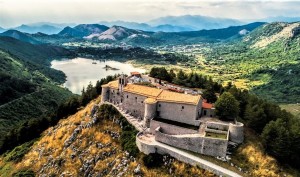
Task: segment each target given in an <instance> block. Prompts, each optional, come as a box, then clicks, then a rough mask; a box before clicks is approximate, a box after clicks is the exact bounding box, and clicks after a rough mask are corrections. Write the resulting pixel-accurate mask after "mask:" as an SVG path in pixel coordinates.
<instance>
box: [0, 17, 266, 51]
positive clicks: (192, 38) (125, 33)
mask: <svg viewBox="0 0 300 177" xmlns="http://www.w3.org/2000/svg"><path fill="white" fill-rule="evenodd" d="M262 24H264V23H262V22H257V23H250V24H247V25H241V26H232V27H227V28H221V29H212V30H198V31H187V32H148V31H142V30H135V29H129V28H125V27H122V26H112V27H110V28H109V27H107V26H104V25H99V24H80V25H77V26H75V27H73V28H72V27H65V28H64V29H63V30H62V31H60V32H59V33H58V34H54V35H47V34H44V33H36V34H29V33H22V32H19V31H16V30H8V31H6V32H4V33H0V36H9V37H13V38H16V39H19V40H21V41H24V42H29V43H32V44H39V43H65V42H68V41H85V40H92V41H94V42H117V43H121V42H124V43H127V44H130V45H134V46H135V45H136V46H138V45H146V46H152V45H163V44H180V43H181V44H187V43H197V42H216V41H220V40H225V39H229V38H236V37H241V36H243V35H244V34H246V33H247V32H249V31H252V30H253V29H255V28H257V27H259V26H260V25H262Z"/></svg>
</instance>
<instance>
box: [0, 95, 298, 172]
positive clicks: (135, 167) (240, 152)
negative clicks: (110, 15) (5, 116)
mask: <svg viewBox="0 0 300 177" xmlns="http://www.w3.org/2000/svg"><path fill="white" fill-rule="evenodd" d="M99 101H100V100H99V98H97V99H95V100H93V101H91V102H90V103H89V104H88V105H87V106H86V107H84V108H82V109H80V110H79V111H78V112H77V113H75V114H74V115H71V116H69V117H67V118H66V119H62V120H60V121H59V122H58V124H57V125H55V126H53V127H50V128H48V129H47V130H45V131H44V132H43V133H42V135H41V138H39V139H38V140H35V142H29V143H25V144H23V145H22V146H19V147H17V148H15V149H14V150H13V151H10V152H8V153H6V154H4V155H2V156H1V157H0V174H1V175H2V176H11V175H12V174H15V173H17V174H21V173H23V174H26V173H27V174H31V175H33V174H35V175H42V174H43V175H46V176H51V175H52V176H54V175H58V174H64V175H66V176H88V175H92V176H93V175H96V174H101V175H103V176H112V175H113V176H146V177H147V176H149V177H152V176H165V177H167V176H184V177H185V176H214V175H213V174H211V173H210V172H207V171H204V170H202V169H200V168H198V167H193V166H190V165H187V164H184V163H182V162H179V161H177V160H176V159H173V158H171V157H169V156H168V155H165V156H163V157H162V158H158V157H157V158H154V159H152V160H154V161H152V162H151V163H150V164H152V165H153V166H154V167H151V166H150V164H148V162H147V160H146V159H149V156H146V155H144V154H142V153H138V152H137V151H136V146H135V135H136V131H134V130H133V129H132V127H131V126H130V125H129V124H128V123H126V120H123V119H122V117H120V115H119V114H118V113H117V112H115V111H114V110H113V109H108V107H105V109H101V108H100V109H99V110H98V111H96V110H97V108H96V107H95V104H98V103H99ZM96 112H98V113H96ZM124 121H125V122H124ZM120 125H121V126H120ZM246 137H247V139H246V142H245V143H244V144H243V145H242V146H240V147H239V148H238V149H237V150H236V152H235V153H234V154H233V155H232V158H233V159H232V160H231V161H230V162H231V163H227V162H222V161H220V160H217V159H215V158H211V157H207V156H201V157H202V158H204V159H207V160H209V161H212V162H214V163H217V164H218V165H221V166H224V167H226V168H228V169H235V167H233V166H234V164H239V166H241V167H242V168H243V169H247V171H248V173H247V174H244V175H245V176H274V177H277V176H282V175H286V176H293V175H296V174H297V173H295V172H293V171H291V172H289V171H286V170H282V169H281V167H280V166H279V165H278V163H277V162H276V160H275V159H273V158H272V157H270V156H268V155H266V154H264V153H263V151H262V149H261V148H262V145H261V143H259V141H257V137H256V135H254V134H253V132H251V131H250V130H246ZM236 170H237V169H236Z"/></svg>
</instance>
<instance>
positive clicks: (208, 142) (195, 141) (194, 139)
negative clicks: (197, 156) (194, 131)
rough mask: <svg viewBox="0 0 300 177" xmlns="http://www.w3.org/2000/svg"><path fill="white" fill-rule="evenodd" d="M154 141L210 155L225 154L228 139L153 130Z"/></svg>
mask: <svg viewBox="0 0 300 177" xmlns="http://www.w3.org/2000/svg"><path fill="white" fill-rule="evenodd" d="M155 141H158V142H162V143H165V144H168V145H170V146H174V147H177V148H181V149H185V150H189V151H192V152H196V153H201V154H205V155H210V156H215V157H216V156H221V157H225V156H226V151H227V145H228V140H227V139H219V138H208V137H202V136H200V135H199V136H197V135H190V134H187V135H186V136H184V135H169V134H165V133H163V132H161V131H160V127H158V128H157V129H156V130H155Z"/></svg>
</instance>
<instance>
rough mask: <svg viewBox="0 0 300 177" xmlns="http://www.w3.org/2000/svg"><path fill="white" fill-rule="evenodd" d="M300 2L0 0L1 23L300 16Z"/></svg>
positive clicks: (13, 24) (15, 24) (8, 24)
mask: <svg viewBox="0 0 300 177" xmlns="http://www.w3.org/2000/svg"><path fill="white" fill-rule="evenodd" d="M299 9H300V1H249V0H243V1H232V0H225V1H218V0H210V1H203V0H0V26H1V27H6V28H7V27H14V26H18V25H20V24H28V23H34V22H56V23H96V22H99V21H113V20H125V21H136V22H147V21H149V20H151V19H154V18H158V17H162V16H168V15H172V16H179V15H186V14H190V15H205V16H212V17H224V18H234V19H261V18H265V17H269V16H289V17H300V10H299Z"/></svg>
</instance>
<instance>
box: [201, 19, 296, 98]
mask: <svg viewBox="0 0 300 177" xmlns="http://www.w3.org/2000/svg"><path fill="white" fill-rule="evenodd" d="M299 25H300V23H291V24H289V23H271V24H266V25H263V26H261V27H259V28H257V29H255V30H254V31H252V32H251V33H249V34H248V35H246V36H245V37H244V38H243V39H242V40H241V41H234V42H231V43H227V44H226V45H225V44H219V45H217V46H213V47H212V48H211V50H210V51H207V52H206V53H205V57H206V61H208V63H207V64H208V66H212V67H211V69H208V70H209V71H210V72H212V73H215V74H214V75H215V76H216V77H218V78H219V79H221V80H222V81H228V80H231V81H236V80H238V79H246V80H245V81H244V82H245V84H246V85H247V88H250V89H251V90H252V91H253V92H254V93H256V94H258V95H260V96H263V97H265V98H267V99H269V100H271V101H274V102H277V103H297V102H298V101H299V99H300V92H299V91H300V82H299V81H300V80H299V78H300V77H299V76H300V75H299V74H300V64H299V61H300V57H299V56H300V49H299V40H300V35H299V32H300V31H299V29H300V27H299ZM208 68H209V67H208Z"/></svg>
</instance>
